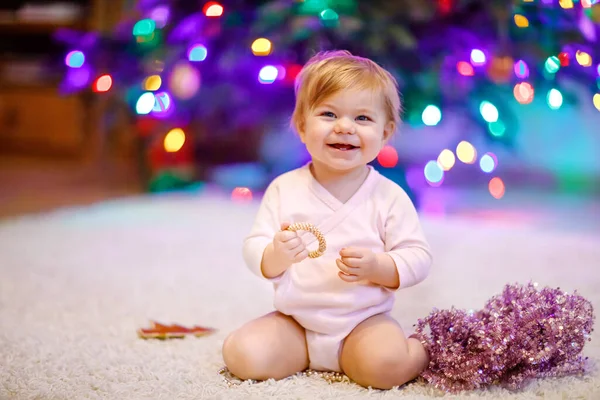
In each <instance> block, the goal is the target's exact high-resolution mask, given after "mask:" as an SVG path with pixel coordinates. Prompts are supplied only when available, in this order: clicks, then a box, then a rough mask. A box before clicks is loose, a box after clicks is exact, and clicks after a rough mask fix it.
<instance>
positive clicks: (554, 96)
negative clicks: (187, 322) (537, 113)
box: [546, 89, 563, 110]
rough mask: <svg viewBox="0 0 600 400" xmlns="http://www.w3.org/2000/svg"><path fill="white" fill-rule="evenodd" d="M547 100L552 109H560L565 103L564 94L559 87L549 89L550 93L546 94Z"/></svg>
mask: <svg viewBox="0 0 600 400" xmlns="http://www.w3.org/2000/svg"><path fill="white" fill-rule="evenodd" d="M546 102H547V103H548V107H550V109H552V110H558V109H559V108H560V107H561V106H562V104H563V95H562V93H561V92H560V91H559V90H557V89H550V90H549V91H548V95H547V96H546Z"/></svg>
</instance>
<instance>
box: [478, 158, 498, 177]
mask: <svg viewBox="0 0 600 400" xmlns="http://www.w3.org/2000/svg"><path fill="white" fill-rule="evenodd" d="M497 166H498V158H497V157H496V155H495V154H494V153H485V154H484V155H483V156H481V158H480V159H479V168H481V170H482V171H483V172H485V173H488V174H489V173H490V172H493V171H494V170H495V169H496V167H497Z"/></svg>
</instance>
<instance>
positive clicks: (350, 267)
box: [335, 247, 377, 282]
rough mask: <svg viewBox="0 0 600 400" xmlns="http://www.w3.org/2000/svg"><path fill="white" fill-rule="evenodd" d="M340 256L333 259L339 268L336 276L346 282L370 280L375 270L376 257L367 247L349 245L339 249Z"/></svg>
mask: <svg viewBox="0 0 600 400" xmlns="http://www.w3.org/2000/svg"><path fill="white" fill-rule="evenodd" d="M340 257H341V258H338V259H337V260H335V263H336V264H337V267H338V268H339V269H340V272H338V276H339V277H340V278H341V279H342V280H343V281H346V282H358V281H362V280H365V279H366V280H371V279H370V278H371V277H372V276H373V275H375V274H376V271H377V257H375V253H373V252H372V251H371V250H369V249H362V248H358V247H349V248H346V249H342V250H341V251H340Z"/></svg>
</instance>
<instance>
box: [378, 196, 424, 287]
mask: <svg viewBox="0 0 600 400" xmlns="http://www.w3.org/2000/svg"><path fill="white" fill-rule="evenodd" d="M395 194H396V195H395V197H394V200H393V201H392V204H391V206H390V207H389V211H388V214H387V218H386V221H385V237H384V241H385V253H382V254H377V261H378V270H379V273H378V274H377V278H376V279H375V280H376V281H377V282H375V281H374V283H376V284H380V285H382V286H385V287H389V288H391V289H397V288H407V287H410V286H414V285H416V284H417V283H419V282H421V281H423V280H424V279H425V278H426V277H427V275H428V274H429V269H430V267H431V261H432V257H431V252H430V249H429V244H427V241H426V240H425V235H424V234H423V230H422V229H421V224H420V222H419V216H418V215H417V210H415V207H414V206H413V204H412V202H411V200H410V198H409V197H408V195H407V194H406V193H405V192H404V191H403V190H402V189H400V188H398V191H397V192H396V193H395Z"/></svg>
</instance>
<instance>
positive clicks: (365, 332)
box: [340, 314, 429, 389]
mask: <svg viewBox="0 0 600 400" xmlns="http://www.w3.org/2000/svg"><path fill="white" fill-rule="evenodd" d="M428 364H429V355H428V354H427V351H426V350H425V348H424V347H423V345H422V344H421V342H419V341H418V340H417V339H415V338H406V337H405V336H404V332H402V329H401V328H400V325H399V324H398V323H397V322H396V321H395V320H394V319H393V318H392V317H390V316H388V315H385V314H380V315H375V316H373V317H371V318H368V319H367V320H365V321H363V322H361V323H360V324H359V325H358V326H357V327H356V328H354V330H353V331H352V332H351V333H350V335H348V337H347V338H346V340H345V341H344V345H343V347H342V352H341V355H340V365H341V367H342V370H343V371H344V373H345V374H346V375H348V377H349V378H350V379H352V380H353V381H354V382H356V383H358V384H359V385H361V386H364V387H369V386H371V387H373V388H376V389H391V388H392V387H394V386H400V385H403V384H405V383H406V382H409V381H411V380H413V379H414V378H416V377H417V376H419V374H420V373H421V372H423V370H424V369H425V368H427V365H428Z"/></svg>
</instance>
